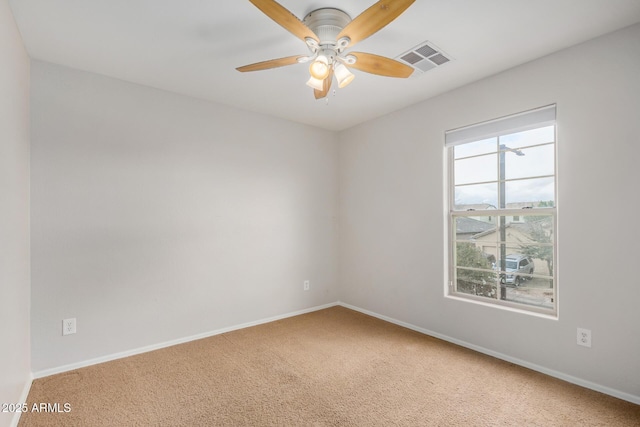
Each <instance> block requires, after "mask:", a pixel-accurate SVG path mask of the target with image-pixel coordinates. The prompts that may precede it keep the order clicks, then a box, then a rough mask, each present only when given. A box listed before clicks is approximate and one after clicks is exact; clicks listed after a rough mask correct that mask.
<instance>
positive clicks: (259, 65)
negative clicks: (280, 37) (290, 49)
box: [236, 55, 302, 73]
mask: <svg viewBox="0 0 640 427" xmlns="http://www.w3.org/2000/svg"><path fill="white" fill-rule="evenodd" d="M298 58H302V56H300V55H296V56H287V57H286V58H279V59H271V60H269V61H262V62H256V63H255V64H249V65H245V66H243V67H238V68H236V70H238V71H240V72H243V73H244V72H246V71H260V70H268V69H269V68H278V67H284V66H285V65H293V64H297V63H298Z"/></svg>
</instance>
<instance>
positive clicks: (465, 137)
mask: <svg viewBox="0 0 640 427" xmlns="http://www.w3.org/2000/svg"><path fill="white" fill-rule="evenodd" d="M549 125H554V141H553V144H554V175H553V177H554V186H555V188H554V206H553V207H544V208H541V207H537V208H535V209H532V210H531V211H528V212H526V213H525V212H523V211H522V210H520V209H506V208H505V207H503V208H500V207H498V208H496V209H491V210H487V211H474V212H465V211H460V210H458V211H456V210H455V209H454V204H455V184H456V183H455V178H454V172H455V171H454V153H453V151H454V150H453V147H455V146H456V145H461V144H465V143H470V142H474V141H481V140H484V139H488V138H492V137H500V136H504V135H510V134H513V133H517V132H522V131H526V130H531V129H536V128H541V127H546V126H549ZM499 144H500V143H499V140H498V143H497V146H498V147H499ZM445 148H446V151H447V153H446V156H445V157H446V159H447V168H446V170H447V172H448V174H447V175H448V177H447V188H448V202H447V204H448V205H447V211H448V214H447V222H448V226H447V227H448V228H447V229H448V233H447V234H448V238H447V248H446V249H447V253H448V267H447V269H446V286H445V296H446V297H451V298H457V299H462V300H465V301H472V302H478V303H482V304H486V305H490V306H494V307H498V308H507V309H515V310H517V311H520V312H523V313H527V314H540V315H543V316H549V317H551V318H557V317H558V262H557V258H558V239H557V236H558V221H557V207H558V191H557V189H558V170H557V165H558V160H557V153H558V139H557V123H556V105H555V104H553V105H549V106H545V107H541V108H537V109H534V110H529V111H525V112H522V113H518V114H514V115H510V116H506V117H502V118H499V119H495V120H491V121H488V122H482V123H479V124H475V125H471V126H465V127H462V128H457V129H453V130H450V131H447V132H445ZM499 205H500V203H499ZM526 214H538V215H549V216H551V218H552V227H553V229H552V232H553V242H552V244H551V246H552V247H553V257H552V261H551V262H552V263H553V273H552V274H551V276H549V277H551V279H552V281H553V282H552V283H553V296H552V301H553V307H552V308H551V309H548V308H543V307H538V306H535V305H528V304H523V303H518V302H512V301H507V300H504V299H501V290H500V283H498V284H497V290H498V295H497V298H495V299H494V298H490V297H483V296H476V295H473V294H469V293H464V292H458V291H457V290H456V285H455V280H456V267H457V266H456V261H455V251H456V247H457V246H456V243H457V240H456V227H455V220H456V218H459V217H471V216H479V215H483V216H484V215H486V216H489V217H495V218H499V217H500V216H503V217H507V216H516V215H519V216H521V217H523V215H526ZM496 224H498V223H496ZM497 231H498V227H496V240H497V241H499V236H498V232H497ZM500 243H502V244H503V245H504V246H506V243H505V242H500ZM500 243H499V244H498V246H500Z"/></svg>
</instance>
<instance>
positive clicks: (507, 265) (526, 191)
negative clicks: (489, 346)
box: [445, 105, 557, 315]
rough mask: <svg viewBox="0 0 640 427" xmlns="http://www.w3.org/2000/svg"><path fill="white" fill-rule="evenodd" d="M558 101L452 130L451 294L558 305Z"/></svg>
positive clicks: (527, 306)
mask: <svg viewBox="0 0 640 427" xmlns="http://www.w3.org/2000/svg"><path fill="white" fill-rule="evenodd" d="M555 116H556V108H555V105H553V106H548V107H544V108H539V109H536V110H531V111H527V112H524V113H520V114H516V115H513V116H508V117H504V118H501V119H497V120H493V121H490V122H485V123H480V124H477V125H473V126H468V127H465V128H460V129H455V130H452V131H449V132H447V133H446V135H445V145H446V147H447V150H448V161H449V236H450V237H449V243H448V246H449V249H448V250H449V286H448V294H449V295H451V296H456V297H461V298H466V299H471V300H477V301H484V302H488V303H492V304H496V305H501V306H508V307H514V308H519V309H522V310H526V311H533V312H538V313H544V314H551V315H555V314H556V313H557V281H556V276H557V264H556V238H555V236H556V206H557V202H556V126H555Z"/></svg>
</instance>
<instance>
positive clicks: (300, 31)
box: [249, 0, 319, 41]
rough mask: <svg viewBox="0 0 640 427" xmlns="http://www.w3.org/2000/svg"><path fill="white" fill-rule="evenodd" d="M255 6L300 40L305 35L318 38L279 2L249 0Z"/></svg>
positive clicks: (316, 39) (303, 39) (305, 36)
mask: <svg viewBox="0 0 640 427" xmlns="http://www.w3.org/2000/svg"><path fill="white" fill-rule="evenodd" d="M249 1H250V2H251V3H253V4H254V6H255V7H257V8H258V9H260V10H261V11H262V13H264V14H265V15H267V16H268V17H269V18H271V19H273V20H274V21H276V22H277V23H278V24H280V26H282V27H283V28H284V29H285V30H287V31H289V32H290V33H291V34H293V35H294V36H296V37H298V38H299V39H301V40H302V41H305V39H306V38H307V37H309V38H312V39H314V40H315V41H319V40H318V36H317V35H316V34H315V33H314V32H313V31H311V29H310V28H309V27H307V26H306V25H305V24H304V22H302V21H301V20H300V19H298V17H297V16H295V15H294V14H293V13H291V12H290V11H289V10H287V9H286V8H284V7H283V6H282V5H280V4H279V3H277V2H275V1H273V0H249Z"/></svg>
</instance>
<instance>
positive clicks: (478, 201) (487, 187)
mask: <svg viewBox="0 0 640 427" xmlns="http://www.w3.org/2000/svg"><path fill="white" fill-rule="evenodd" d="M454 198H455V209H456V210H464V211H466V210H468V209H475V210H478V209H476V207H475V206H478V207H479V208H482V209H495V208H496V206H498V184H497V183H490V184H477V185H461V186H457V187H456V188H455V194H454Z"/></svg>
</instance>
